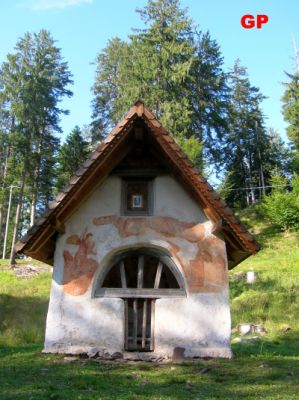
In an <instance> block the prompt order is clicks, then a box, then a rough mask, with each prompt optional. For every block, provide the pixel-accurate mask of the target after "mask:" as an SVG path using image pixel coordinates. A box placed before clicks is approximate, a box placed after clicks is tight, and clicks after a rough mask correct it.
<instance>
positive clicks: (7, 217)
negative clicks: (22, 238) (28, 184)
mask: <svg viewBox="0 0 299 400" xmlns="http://www.w3.org/2000/svg"><path fill="white" fill-rule="evenodd" d="M16 187H18V186H14V185H10V186H9V188H10V189H9V200H8V210H7V216H6V225H5V235H4V244H3V254H2V260H4V259H5V253H6V244H7V235H8V226H9V217H10V209H11V199H12V189H13V188H16Z"/></svg>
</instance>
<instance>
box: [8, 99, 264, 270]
mask: <svg viewBox="0 0 299 400" xmlns="http://www.w3.org/2000/svg"><path fill="white" fill-rule="evenodd" d="M140 121H142V123H143V124H144V125H145V126H146V127H147V132H149V134H150V135H151V138H152V140H151V144H152V145H153V146H154V147H155V150H156V151H157V153H160V156H161V159H163V162H164V164H165V165H166V166H167V167H168V169H170V170H171V171H172V173H173V174H174V176H175V177H176V179H177V180H178V181H179V182H180V183H181V184H182V186H183V187H184V188H185V189H186V191H187V192H188V193H189V194H190V195H191V196H192V197H193V199H194V200H195V201H196V202H197V203H198V204H199V205H200V207H201V208H202V209H203V211H204V213H205V214H206V216H207V217H208V218H209V219H210V220H211V221H212V222H213V224H214V233H215V234H220V235H221V236H222V237H223V238H224V240H225V242H226V247H227V253H228V263H229V268H233V267H234V266H236V265H237V264H238V263H239V262H241V261H242V260H244V259H245V258H247V257H249V256H250V255H251V254H255V253H256V252H257V251H258V250H259V248H260V247H259V244H258V243H257V242H256V241H255V239H254V237H253V236H252V235H251V234H250V233H249V232H248V231H247V229H246V228H245V227H244V226H243V224H242V223H241V222H240V220H239V219H238V218H237V217H236V216H235V215H234V213H233V211H232V210H231V209H230V208H229V207H228V206H227V205H226V203H225V202H224V201H223V200H221V199H220V197H219V195H218V194H217V193H216V192H215V191H214V189H213V188H212V187H211V186H210V185H209V183H208V182H207V181H206V179H205V178H203V177H202V176H201V174H200V172H199V171H198V169H197V168H196V167H195V166H194V165H193V164H192V162H191V161H190V160H189V159H188V157H187V156H186V155H185V154H184V153H183V152H182V150H181V149H180V148H179V146H178V145H177V144H176V143H175V140H174V138H173V137H172V135H170V134H169V133H168V132H167V131H166V130H165V129H164V128H163V127H162V125H161V123H160V122H159V121H158V120H157V118H156V117H155V116H154V114H152V113H151V112H150V111H149V110H148V109H147V108H146V107H145V106H144V104H143V103H142V102H140V101H138V102H137V103H135V105H134V106H133V107H132V108H131V109H130V110H129V111H128V113H127V114H126V115H125V116H124V118H123V119H122V120H121V121H120V122H119V123H118V124H117V125H116V127H115V128H114V129H113V130H112V131H111V133H110V134H109V135H108V136H107V138H106V139H105V140H104V141H103V142H102V143H101V144H100V145H99V146H98V147H97V149H96V150H95V151H94V152H93V153H91V154H90V156H89V158H88V159H87V161H86V162H85V163H84V164H83V166H82V167H81V168H80V169H79V170H78V171H77V172H76V174H75V175H74V176H73V178H72V179H71V180H70V182H69V184H68V185H67V186H66V187H65V188H64V189H63V191H62V192H61V193H60V194H59V195H58V196H57V197H56V198H55V200H54V201H52V202H51V203H50V204H49V206H48V210H47V211H46V212H45V213H44V215H43V216H42V217H41V218H40V219H39V220H38V221H37V222H36V224H35V225H34V226H33V227H31V228H30V229H29V231H28V232H27V234H26V235H25V236H24V237H22V238H21V240H20V241H19V242H18V243H17V244H16V251H17V252H18V253H24V254H26V255H28V256H31V257H33V258H35V259H38V260H40V261H43V262H46V263H48V264H50V265H53V255H54V251H55V243H56V236H57V234H58V233H62V232H63V231H64V222H65V221H66V220H67V219H68V218H70V216H71V215H72V214H73V213H74V212H75V211H76V210H77V209H78V208H79V207H80V205H81V204H82V203H83V202H84V201H85V200H86V199H87V198H88V197H89V196H90V194H91V193H92V192H93V191H94V190H95V189H96V188H97V187H98V186H99V185H100V184H101V183H102V182H103V181H104V180H105V178H106V177H107V176H108V175H109V174H110V173H111V172H112V171H113V169H114V168H115V167H116V166H117V165H118V164H119V163H120V162H121V161H122V160H123V159H124V158H125V157H126V155H127V154H128V153H129V151H130V150H131V148H132V143H133V141H132V138H135V139H136V138H137V139H139V140H140V138H142V128H140ZM132 132H133V133H134V134H132Z"/></svg>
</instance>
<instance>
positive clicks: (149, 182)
mask: <svg viewBox="0 0 299 400" xmlns="http://www.w3.org/2000/svg"><path fill="white" fill-rule="evenodd" d="M130 183H136V184H137V183H142V184H146V190H147V209H146V210H141V209H140V208H137V207H136V209H135V210H132V209H128V203H127V200H128V188H129V184H130ZM136 195H137V194H136ZM142 201H143V202H144V199H142ZM120 213H121V215H125V216H150V215H153V213H154V178H152V177H122V189H121V210H120Z"/></svg>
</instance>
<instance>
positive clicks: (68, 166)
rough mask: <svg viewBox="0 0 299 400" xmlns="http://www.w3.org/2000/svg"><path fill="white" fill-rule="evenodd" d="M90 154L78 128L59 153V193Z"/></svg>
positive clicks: (70, 135)
mask: <svg viewBox="0 0 299 400" xmlns="http://www.w3.org/2000/svg"><path fill="white" fill-rule="evenodd" d="M88 153H89V149H88V143H87V142H86V141H85V140H84V139H83V137H82V132H81V129H80V128H79V127H78V126H75V128H74V129H73V130H72V131H71V132H70V134H69V135H68V136H67V138H66V141H65V143H64V144H63V145H62V146H61V147H60V150H59V153H58V159H57V161H58V168H57V183H56V188H57V191H60V190H61V189H62V188H63V187H64V186H65V185H66V184H67V183H68V181H69V180H70V179H71V177H72V176H73V175H74V173H75V172H76V171H77V170H78V169H79V168H80V166H81V165H82V164H83V163H84V161H85V160H86V158H87V155H88Z"/></svg>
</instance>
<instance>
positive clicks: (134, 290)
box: [94, 249, 186, 351]
mask: <svg viewBox="0 0 299 400" xmlns="http://www.w3.org/2000/svg"><path fill="white" fill-rule="evenodd" d="M94 295H95V297H118V298H122V299H123V300H124V303H125V315H124V320H125V337H124V348H125V350H127V351H153V350H154V322H155V321H154V315H155V301H156V299H159V298H162V297H185V296H186V291H185V287H184V280H183V278H182V276H181V274H180V272H179V270H178V269H177V267H176V265H175V264H174V262H173V261H172V260H171V258H170V257H168V256H166V255H163V254H161V252H159V251H157V250H154V249H138V250H131V251H128V252H124V253H122V254H120V255H118V256H116V257H115V258H114V259H113V260H112V262H111V263H110V266H109V267H108V268H107V269H106V271H105V272H104V274H103V275H102V276H101V277H100V278H99V279H98V281H97V284H96V288H95V292H94Z"/></svg>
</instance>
